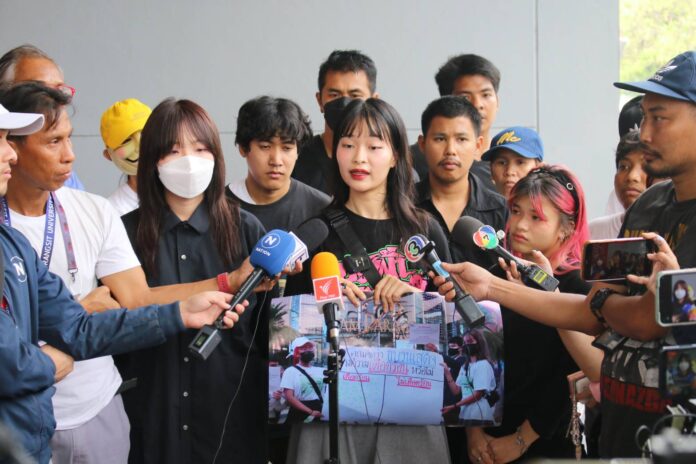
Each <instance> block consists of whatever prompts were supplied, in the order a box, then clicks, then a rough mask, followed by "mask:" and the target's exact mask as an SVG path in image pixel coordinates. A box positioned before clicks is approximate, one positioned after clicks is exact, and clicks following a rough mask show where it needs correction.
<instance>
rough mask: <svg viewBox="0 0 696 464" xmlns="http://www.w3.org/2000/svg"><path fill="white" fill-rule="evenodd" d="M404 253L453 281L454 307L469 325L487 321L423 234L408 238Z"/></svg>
mask: <svg viewBox="0 0 696 464" xmlns="http://www.w3.org/2000/svg"><path fill="white" fill-rule="evenodd" d="M404 255H405V256H406V259H408V260H409V261H410V262H412V263H419V264H420V265H421V266H423V267H424V268H425V270H426V271H433V272H434V273H435V274H436V275H438V276H440V277H442V278H444V279H445V281H446V282H451V283H452V285H453V287H454V292H455V295H454V300H453V301H454V308H455V309H456V310H457V312H458V313H459V315H460V316H461V318H462V320H463V321H464V323H465V324H466V325H467V327H469V328H472V327H476V326H478V325H481V324H483V323H484V322H486V316H485V315H484V314H483V312H482V311H481V309H480V308H479V306H478V304H477V303H476V301H475V300H474V299H473V298H472V297H471V295H469V294H468V293H466V292H465V291H464V290H463V289H462V288H461V287H460V286H459V284H457V282H456V281H455V280H453V279H452V277H451V276H450V275H449V272H447V271H446V270H445V269H444V268H443V267H442V262H441V261H440V258H439V257H438V255H437V252H436V251H435V244H434V243H433V242H431V241H430V240H428V239H427V238H426V237H424V236H423V235H420V234H418V235H414V236H412V237H411V238H409V239H408V241H407V242H406V246H405V247H404Z"/></svg>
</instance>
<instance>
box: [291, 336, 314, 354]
mask: <svg viewBox="0 0 696 464" xmlns="http://www.w3.org/2000/svg"><path fill="white" fill-rule="evenodd" d="M308 343H311V344H312V345H314V342H313V341H311V340H310V339H309V338H307V337H297V338H296V339H294V340H293V341H292V342H291V343H290V348H289V350H288V351H289V353H288V358H289V357H290V356H292V355H293V354H294V353H295V348H299V347H301V346H305V345H307V344H308Z"/></svg>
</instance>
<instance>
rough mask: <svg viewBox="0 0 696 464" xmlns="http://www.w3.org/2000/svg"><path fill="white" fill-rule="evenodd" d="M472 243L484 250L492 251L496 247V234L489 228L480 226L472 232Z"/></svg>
mask: <svg viewBox="0 0 696 464" xmlns="http://www.w3.org/2000/svg"><path fill="white" fill-rule="evenodd" d="M474 243H475V244H476V245H477V246H479V247H481V248H485V249H486V250H492V249H494V248H495V247H497V246H498V234H496V232H495V229H494V228H493V227H491V226H482V227H481V228H479V230H477V231H476V232H474Z"/></svg>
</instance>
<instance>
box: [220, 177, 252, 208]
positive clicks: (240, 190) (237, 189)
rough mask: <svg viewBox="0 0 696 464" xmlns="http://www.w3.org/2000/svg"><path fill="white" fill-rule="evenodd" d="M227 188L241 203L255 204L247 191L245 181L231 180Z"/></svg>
mask: <svg viewBox="0 0 696 464" xmlns="http://www.w3.org/2000/svg"><path fill="white" fill-rule="evenodd" d="M227 187H228V188H229V189H230V192H232V193H234V196H236V197H237V198H239V199H240V200H242V201H243V202H246V203H249V204H250V205H255V204H256V202H255V201H254V199H253V198H251V195H249V190H248V189H247V186H246V181H245V180H244V179H241V180H240V179H236V180H233V181H232V182H230V184H229V185H228V186H227Z"/></svg>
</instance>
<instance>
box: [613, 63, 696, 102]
mask: <svg viewBox="0 0 696 464" xmlns="http://www.w3.org/2000/svg"><path fill="white" fill-rule="evenodd" d="M614 86H615V87H618V88H620V89H624V90H630V91H632V92H639V93H655V94H658V95H663V96H665V97H669V98H675V99H677V100H683V101H689V102H692V103H696V51H688V52H684V53H682V54H681V55H677V56H675V57H674V58H673V59H672V60H671V61H670V62H669V63H667V64H666V65H664V66H663V67H661V68H660V69H658V70H657V71H656V72H655V74H654V75H653V77H651V78H650V79H648V80H647V81H641V82H614Z"/></svg>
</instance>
